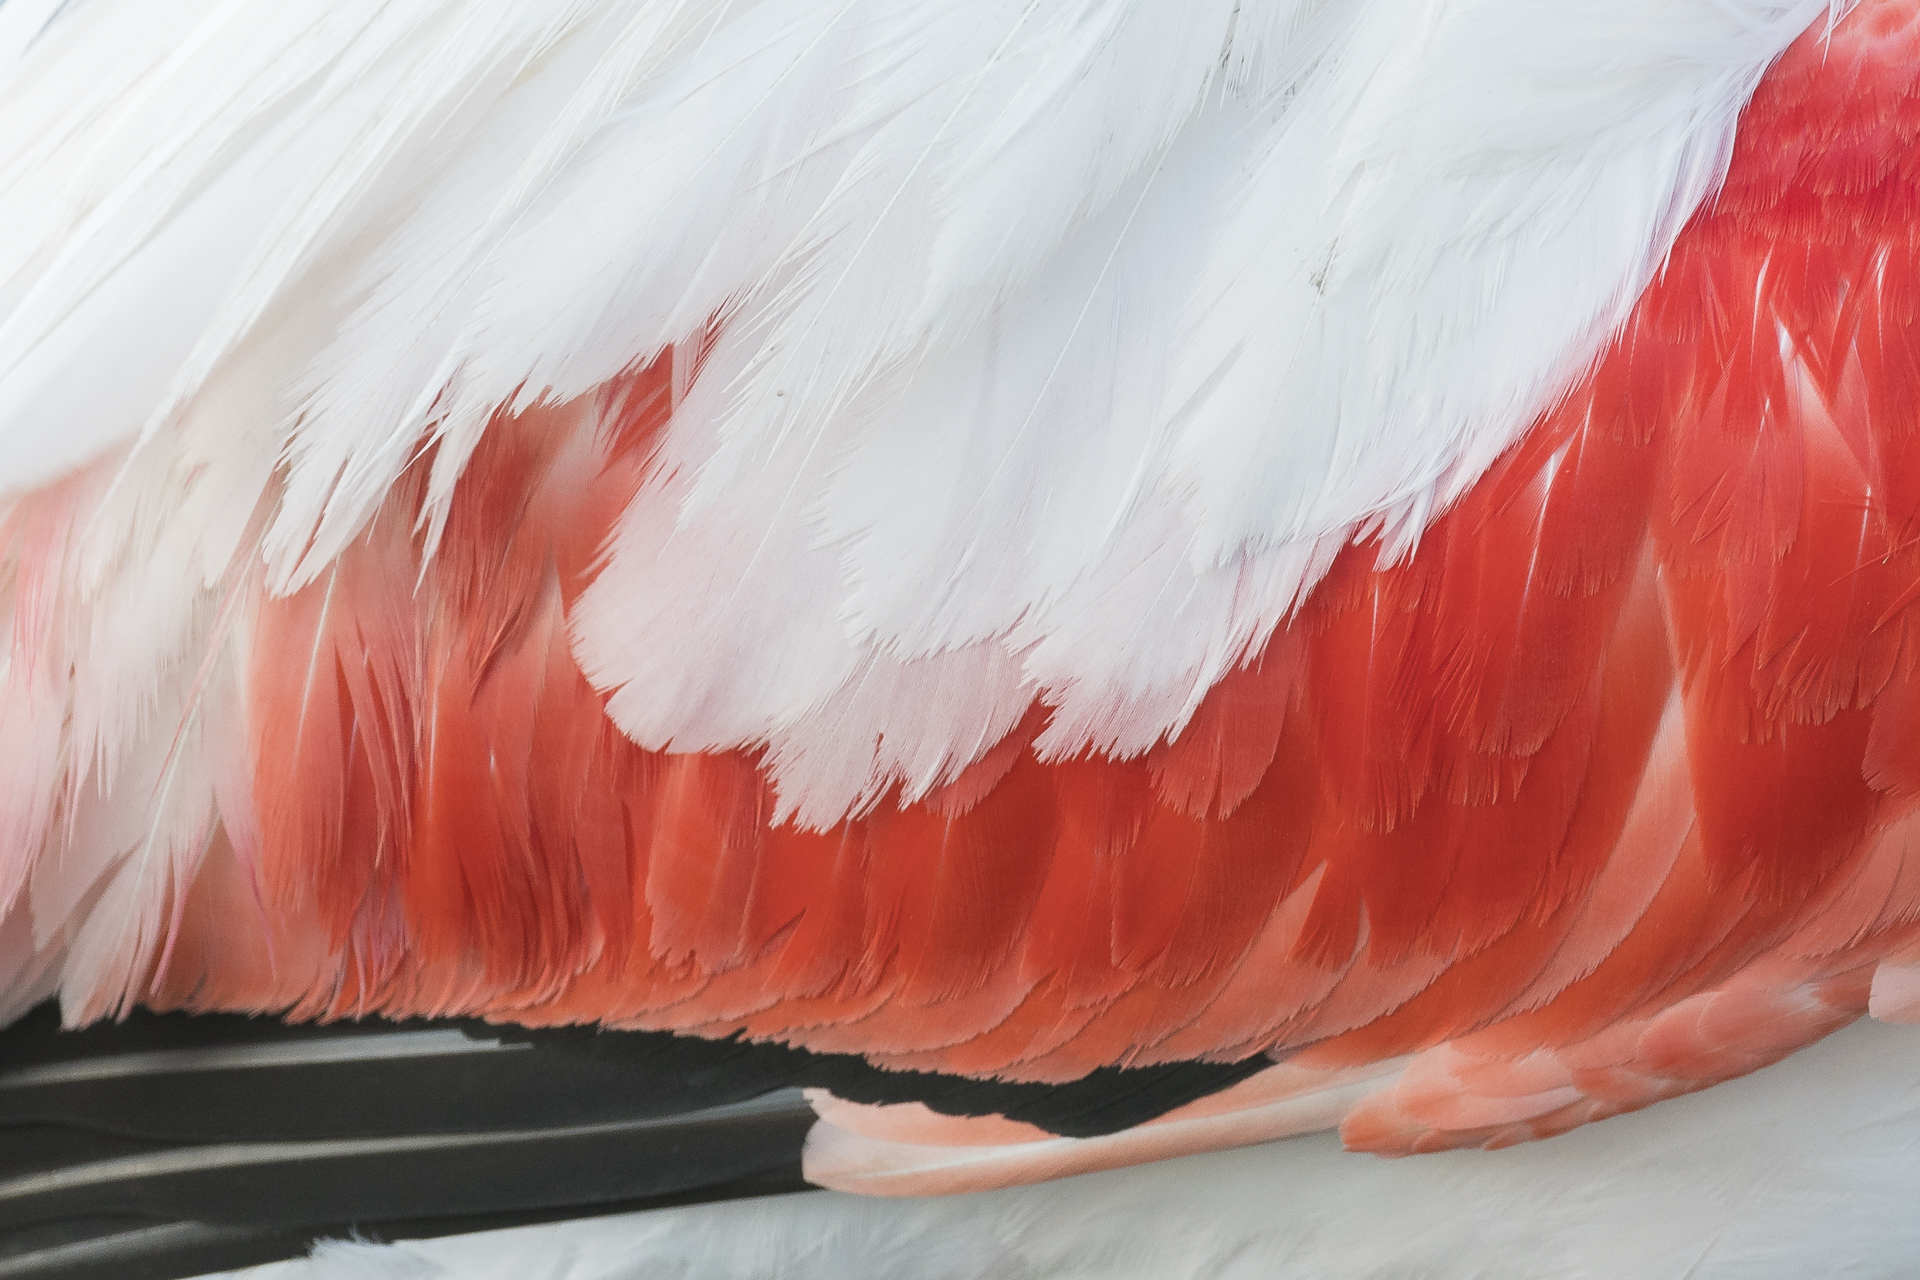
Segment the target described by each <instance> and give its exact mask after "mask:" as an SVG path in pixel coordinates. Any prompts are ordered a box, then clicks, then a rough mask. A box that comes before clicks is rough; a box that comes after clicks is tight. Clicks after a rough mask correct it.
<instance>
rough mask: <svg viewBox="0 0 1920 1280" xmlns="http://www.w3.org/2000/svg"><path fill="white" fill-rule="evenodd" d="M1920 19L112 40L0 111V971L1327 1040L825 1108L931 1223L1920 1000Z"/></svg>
mask: <svg viewBox="0 0 1920 1280" xmlns="http://www.w3.org/2000/svg"><path fill="white" fill-rule="evenodd" d="M123 21H124V22H127V23H133V24H135V25H132V26H123V25H122V23H123ZM142 23H145V24H151V25H148V26H140V25H139V24H142ZM1916 27H1917V24H1916V23H1915V21H1914V20H1913V16H1912V14H1911V13H1910V12H1908V10H1907V9H1906V8H1905V7H1903V6H1902V5H1900V4H1898V3H1895V2H1894V0H1874V2H1872V3H1865V4H1861V5H1859V6H1854V7H1851V8H1849V7H1847V6H1829V5H1826V4H1822V3H1812V2H1796V3H1774V2H1772V0H1713V2H1709V0H1667V2H1665V3H1658V4H1656V3H1653V2H1652V0H1601V2H1599V3H1595V4H1591V5H1586V6H1582V7H1581V8H1579V9H1578V10H1577V11H1576V12H1573V13H1568V12H1567V11H1566V10H1565V8H1564V7H1563V6H1553V7H1548V6H1545V5H1540V4H1535V3H1529V2H1523V0H1418V2H1414V0H1299V2H1298V3H1292V2H1288V0H1272V2H1271V3H1266V4H1260V5H1249V4H1245V3H1238V4H1234V3H1227V2H1226V0H1185V2H1183V3H1173V2H1172V0H1166V2H1164V3H1163V2H1162V0H1151V2H1148V3H1142V2H1139V0H1135V2H1133V3H1118V2H1117V0H1055V2H1051V3H1048V2H1042V0H1019V2H1018V3H1013V2H1009V3H1001V2H1000V0H971V2H969V3H966V4H960V3H957V2H956V0H761V2H760V3H729V4H722V3H693V2H691V0H628V2H626V3H613V2H612V0H569V2H568V3H564V4H535V3H532V2H531V0H464V2H462V3H458V4H456V3H452V2H451V0H434V2H432V3H424V4H416V5H392V4H379V3H374V2H373V0H354V2H353V3H327V4H321V3H318V2H317V0H288V2H287V3H284V4H278V5H273V6H263V5H256V4H244V3H239V2H238V0H198V2H189V0H167V3H165V4H160V5H152V6H147V7H143V6H137V5H132V4H131V3H130V0H90V2H89V3H87V4H84V5H82V6H80V7H78V8H77V9H75V10H73V11H71V12H70V13H67V14H64V15H63V16H60V17H59V18H57V19H56V20H55V21H53V23H52V24H51V25H50V26H49V27H48V28H47V29H46V30H45V31H44V32H43V33H41V34H40V35H39V36H37V37H36V38H35V40H34V43H33V45H32V47H31V48H30V49H29V50H28V52H27V53H26V54H25V55H23V58H22V61H20V62H19V63H18V64H17V65H16V67H15V68H14V70H13V71H12V72H11V73H10V75H11V77H12V78H11V79H10V80H9V81H8V82H7V84H6V87H5V89H4V90H0V218H3V219H6V220H7V221H6V225H8V226H9V227H10V228H17V229H18V233H17V234H16V235H15V236H12V237H8V238H4V243H0V302H3V303H4V307H5V311H4V318H0V442H4V443H0V487H3V488H4V490H5V492H6V494H7V495H8V496H7V499H6V508H5V522H4V523H3V524H0V538H3V539H4V556H5V560H4V571H5V577H4V579H3V581H4V583H5V590H6V610H7V615H6V616H7V617H8V618H9V619H10V623H11V628H12V633H11V640H10V645H9V648H8V649H7V651H6V658H5V661H6V666H5V668H4V671H3V672H0V675H3V676H4V681H3V682H0V729H4V731H5V732H6V733H7V735H8V742H9V744H10V746H11V744H14V743H18V744H20V748H21V749H19V750H10V751H9V752H8V753H7V758H6V759H5V760H4V761H0V805H3V806H4V807H0V836H4V838H5V840H6V844H5V845H4V847H0V911H4V912H6V913H10V914H9V915H8V917H7V921H6V923H5V925H4V927H0V944H3V945H5V946H6V947H7V948H8V951H7V953H6V956H5V963H6V965H7V968H6V969H4V970H0V974H6V973H11V974H13V975H15V976H14V977H11V978H8V979H6V981H7V984H8V985H7V986H6V987H5V988H4V989H5V991H6V992H7V994H8V998H9V999H10V1000H13V1001H14V1002H16V1004H18V1003H19V1002H30V1001H31V1000H32V999H34V998H36V997H37V996H39V995H40V994H43V993H44V992H45V991H46V990H47V989H48V987H49V986H50V985H57V986H58V989H59V991H60V994H61V997H62V999H63V1001H64V1002H65V1006H66V1009H67V1012H68V1015H69V1016H70V1017H72V1018H75V1019H84V1018H88V1017H94V1016H99V1015H102V1014H106V1013H111V1012H114V1011H118V1010H123V1009H125V1008H126V1007H128V1006H129V1005H130V1004H132V1003H138V1002H142V1001H144V1002H147V1003H151V1004H154V1005H158V1006H162V1007H188V1008H230V1009H272V1010H275V1011H284V1012H290V1013H291V1014H293V1015H295V1016H302V1017H341V1016H356V1015H359V1014H363V1013H367V1012H376V1011H377V1012H384V1013H390V1014H396V1015H409V1014H471V1013H479V1014H484V1015H486V1016H490V1017H498V1018H506V1019H512V1020H517V1021H523V1022H530V1023H561V1022H572V1021H590V1022H602V1023H611V1024H617V1025H624V1026H634V1027H646V1028H653V1029H663V1030H673V1031H680V1032H686V1033H692V1034H700V1035H708V1036H726V1035H734V1034H738V1035H743V1036H746V1037H749V1038H756V1039H776V1040H781V1041H785V1042H788V1043H793V1044H799V1045H804V1046H806V1047H808V1048H812V1049H815V1050H819V1051H823V1052H857V1053H862V1054H865V1055H867V1056H868V1058H869V1059H870V1060H871V1061H873V1062H875V1063H879V1064H881V1065H886V1066H893V1067H901V1068H914V1069H920V1070H938V1071H946V1072H954V1073H961V1074H972V1075H979V1076H993V1077H999V1078H1004V1079H1012V1080H1022V1081H1036V1082H1052V1083H1058V1082H1064V1081H1071V1080H1078V1079H1081V1078H1083V1077H1085V1076H1087V1075H1088V1073H1090V1072H1092V1071H1095V1070H1097V1069H1100V1068H1105V1067H1114V1066H1139V1065H1151V1064H1157V1063H1170V1062H1179V1061H1183V1060H1188V1059H1194V1058H1204V1059H1209V1060H1238V1059H1244V1058H1247V1057H1249V1056H1252V1055H1267V1057H1268V1059H1269V1060H1271V1061H1272V1062H1273V1063H1274V1065H1273V1066H1272V1067H1271V1068H1269V1069H1268V1070H1267V1071H1264V1072H1262V1073H1261V1074H1260V1075H1257V1076H1255V1077H1253V1078H1252V1079H1251V1080H1249V1081H1247V1082H1245V1083H1244V1084H1242V1085H1236V1086H1234V1090H1243V1091H1244V1092H1235V1091H1234V1090H1230V1091H1228V1093H1226V1094H1222V1095H1221V1097H1220V1098H1219V1099H1201V1100H1200V1101H1199V1102H1196V1103H1192V1104H1189V1107H1188V1108H1187V1109H1185V1110H1183V1111H1176V1112H1174V1113H1172V1114H1170V1115H1169V1116H1167V1117H1164V1118H1163V1121H1156V1122H1154V1123H1155V1124H1164V1126H1165V1127H1163V1128H1160V1129H1153V1128H1152V1126H1142V1128H1141V1129H1140V1130H1138V1131H1134V1132H1130V1133H1128V1134H1121V1135H1109V1136H1108V1137H1105V1138H1097V1139H1089V1140H1086V1142H1084V1143H1083V1144H1082V1145H1078V1146H1068V1147H1061V1146H1059V1145H1058V1144H1057V1143H1050V1142H1048V1141H1044V1140H1042V1139H1040V1138H1038V1137H1036V1136H1035V1135H1034V1134H1032V1133H1027V1132H1025V1131H1023V1130H1021V1129H1020V1128H1019V1127H1018V1126H1017V1125H1015V1124H1014V1122H1011V1121H1002V1120H995V1119H989V1120H985V1121H981V1122H979V1123H980V1124H981V1125H984V1126H986V1127H985V1128H980V1127H969V1126H968V1125H966V1124H959V1125H955V1124H949V1123H948V1120H947V1118H939V1119H928V1118H927V1116H923V1115H919V1114H918V1113H912V1114H903V1113H899V1112H888V1113H886V1114H884V1115H873V1114H868V1113H866V1112H863V1111H859V1110H842V1111H840V1112H836V1113H834V1114H833V1115H831V1116H829V1118H828V1119H827V1120H826V1121H825V1122H823V1124H822V1126H821V1127H820V1129H819V1130H817V1138H818V1142H817V1144H816V1149H815V1154H814V1163H813V1165H812V1166H811V1167H812V1168H813V1170H814V1172H815V1174H816V1176H818V1177H820V1178H821V1179H824V1180H832V1181H836V1182H838V1183H839V1184H841V1185H858V1186H860V1187H861V1188H862V1189H864V1190H878V1191H891V1192H895V1193H898V1192H914V1191H927V1190H957V1189H963V1188H977V1187H982V1186H993V1185H999V1184H1003V1183H1006V1182H1013V1181H1021V1180H1030V1179H1032V1178H1036V1177H1044V1176H1054V1175H1056V1174H1058V1173H1061V1172H1069V1171H1078V1170H1084V1169H1089V1168H1098V1167H1104V1166H1105V1165H1108V1164H1112V1163H1117V1162H1121V1161H1123V1160H1126V1159H1134V1158H1139V1155H1140V1153H1142V1152H1150V1153H1151V1154H1165V1153H1168V1152H1170V1151H1173V1150H1181V1149H1195V1148H1198V1147H1203V1146H1210V1145H1220V1144H1222V1143H1226V1142H1232V1141H1244V1140H1247V1138H1248V1136H1249V1135H1253V1136H1278V1134H1279V1133H1281V1132H1287V1131H1291V1130H1290V1129H1288V1128H1287V1126H1293V1125H1321V1124H1325V1123H1331V1122H1333V1121H1335V1120H1338V1121H1339V1122H1340V1123H1341V1124H1342V1126H1343V1133H1344V1135H1345V1137H1346V1139H1347V1141H1348V1142H1349V1143H1350V1144H1351V1145H1354V1146H1357V1147H1365V1148H1368V1149H1373V1150H1379V1151H1383V1152H1392V1153H1401V1152H1410V1151H1424V1150H1432V1149H1437V1148H1445V1147H1453V1146H1472V1145H1493V1146H1498V1145H1505V1144H1507V1143H1511V1142H1515V1141H1519V1140H1522V1139H1524V1138H1529V1137H1537V1136H1544V1135H1547V1134H1551V1133H1556V1132H1559V1131H1561V1130H1564V1129H1566V1128H1570V1127H1573V1126H1575V1125H1578V1124H1581V1123H1584V1122H1586V1121H1588V1120H1592V1119H1597V1118H1601V1117H1604V1116H1607V1115H1611V1114H1615V1113H1617V1112H1619V1111H1623V1110H1630V1109H1633V1108H1636V1107H1639V1106H1644V1105H1646V1104H1648V1103H1650V1102H1653V1101H1656V1100H1659V1099H1660V1098H1663V1097H1667V1096H1671V1095H1672V1094H1675V1093H1680V1092H1687V1091H1690V1090H1693V1089H1698V1088H1702V1087H1705V1086H1706V1085H1709V1084H1712V1083H1715V1082H1717V1081H1719V1080H1722V1079H1726V1078H1728V1077H1731V1076H1733V1075H1737V1074H1741V1073H1743V1072H1746V1071H1750V1070H1753V1069H1754V1068H1756V1067H1758V1066H1760V1065H1763V1064H1765V1063H1766V1062H1770V1061H1773V1060H1774V1059H1776V1058H1778V1057H1780V1056H1782V1055H1784V1054H1786V1053H1788V1052H1790V1051H1791V1050H1793V1049H1794V1048H1796V1047H1798V1046H1800V1045H1803V1044H1806V1043H1810V1042H1811V1041H1813V1040H1816V1039H1818V1038H1820V1037H1821V1036H1823V1035H1826V1034H1827V1033H1829V1032H1831V1031H1832V1030H1834V1029H1835V1028H1836V1027H1838V1026H1841V1025H1844V1024H1845V1023H1846V1022H1848V1021H1851V1020H1852V1019H1854V1018H1857V1017H1859V1016H1860V1015H1861V1014H1862V1013H1863V1012H1865V1011H1867V1010H1868V1009H1869V1008H1870V1007H1872V1008H1876V1009H1878V1010H1880V1011H1883V1012H1886V1013H1887V1014H1888V1016H1905V1015H1904V1013H1902V1011H1903V1010H1907V1009H1909V1008H1910V1005H1911V1001H1910V999H1909V998H1908V997H1907V995H1906V994H1905V992H1906V990H1907V985H1904V984H1910V981H1911V979H1910V969H1911V957H1912V949H1913V947H1914V946H1915V945H1920V944H1916V942H1915V937H1916V935H1915V921H1916V917H1917V916H1920V896H1917V895H1916V893H1915V890H1914V886H1913V885H1912V883H1911V880H1912V876H1911V874H1910V873H1909V871H1908V869H1907V858H1906V850H1907V847H1908V843H1909V840H1910V838H1911V836H1912V834H1913V831H1914V829H1915V828H1914V821H1915V819H1914V812H1913V802H1914V800H1915V797H1916V796H1920V780H1916V779H1917V778H1920V773H1916V769H1915V766H1914V764H1913V754H1914V746H1915V743H1914V727H1913V726H1914V724H1915V723H1916V709H1917V708H1920V702H1917V701H1916V696H1917V695H1916V693H1915V690H1916V689H1920V676H1917V675H1916V669H1917V667H1920V657H1917V655H1916V652H1915V649H1914V644H1913V640H1912V637H1911V634H1910V631H1911V622H1910V614H1911V608H1912V606H1913V605H1914V604H1915V602H1916V600H1920V592H1916V591H1915V589H1914V588H1913V586H1912V584H1913V582H1915V581H1916V580H1920V561H1916V553H1915V550H1914V546H1915V544H1914V540H1913V537H1912V533H1913V526H1914V522H1915V511H1916V509H1920V508H1917V507H1916V503H1917V502H1920V490H1916V489H1915V484H1916V479H1915V478H1916V477H1920V460H1913V459H1910V458H1909V450H1908V444H1909V439H1908V438H1909V436H1910V435H1911V432H1910V430H1909V427H1910V424H1911V421H1912V410H1913V407H1914V403H1915V387H1916V386H1920V382H1916V377H1917V376H1920V360H1917V359H1916V357H1915V350H1916V347H1915V340H1914V339H1913V337H1912V336H1911V334H1912V332H1913V329H1912V324H1911V322H1912V320H1913V318H1914V315H1915V312H1916V306H1917V304H1916V298H1920V270H1917V269H1920V257H1916V250H1915V242H1914V236H1913V232H1912V229H1911V228H1912V227H1913V226H1914V225H1915V222H1914V219H1913V216H1912V215H1913V214H1914V212H1915V210H1914V208H1913V204H1914V196H1913V192H1914V191H1916V190H1920V178H1917V177H1916V175H1915V174H1913V173H1912V172H1911V171H1910V169H1911V159H1910V157H1911V155H1912V154H1914V149H1913V147H1912V143H1913V141H1914V139H1915V138H1916V136H1920V107H1917V106H1916V104H1917V103H1920V89H1917V88H1916V83H1915V74H1916V73H1915V71H1914V68H1915V67H1920V59H1916V58H1915V56H1914V46H1915V41H1916V38H1917V37H1916ZM135 30H139V31H146V32H151V33H155V34H156V35H157V34H158V33H165V34H166V37H167V38H165V39H159V38H155V39H151V40H128V39H126V38H125V36H124V33H125V32H128V31H135ZM1789 46H1791V47H1789ZM94 67H102V68H106V73H104V74H94V73H92V72H90V71H89V70H88V69H89V68H94ZM9 104H17V105H9ZM1516 104H1523V105H1524V109H1520V108H1519V107H1517V106H1516ZM1736 126H1737V127H1736ZM23 921H24V922H25V923H24V924H23ZM29 926H30V927H29ZM1273 1073H1278V1074H1273ZM1329 1081H1333V1082H1334V1083H1329ZM1363 1085H1364V1088H1361V1087H1360V1086H1363ZM1223 1099H1224V1101H1223ZM1336 1101H1337V1103H1338V1105H1337V1106H1336V1105H1335V1102H1336ZM1243 1104H1244V1106H1245V1108H1246V1109H1247V1114H1249V1115H1251V1114H1254V1112H1255V1111H1256V1110H1258V1109H1260V1108H1267V1110H1260V1111H1259V1114H1260V1115H1262V1116H1264V1117H1266V1119H1265V1120H1264V1121H1262V1123H1269V1122H1270V1123H1269V1128H1268V1129H1266V1130H1260V1131H1259V1132H1258V1133H1257V1134H1256V1133H1255V1132H1254V1130H1253V1129H1252V1128H1250V1127H1249V1125H1250V1123H1251V1122H1245V1121H1244V1119H1243V1120H1240V1121H1236V1120H1235V1119H1233V1118H1232V1117H1233V1116H1234V1115H1236V1114H1238V1113H1235V1112H1233V1111H1232V1108H1233V1107H1235V1106H1241V1105H1243ZM1223 1108H1225V1110H1223ZM1223 1117H1225V1118H1223ZM842 1121H844V1122H845V1124H844V1126H843V1125H842V1123H841V1122H842ZM928 1125H931V1126H932V1128H926V1127H925V1126H928ZM930 1137H937V1138H938V1139H939V1140H938V1141H931V1140H928V1139H930ZM1060 1141H1065V1142H1077V1141H1079V1140H1065V1139H1063V1140H1060ZM1182 1144H1185V1145H1182ZM956 1147H972V1148H978V1150H975V1151H972V1152H970V1153H969V1154H968V1155H967V1156H966V1157H965V1158H964V1159H961V1158H959V1157H955V1156H954V1155H953V1154H952V1153H953V1150H954V1149H955V1148H956ZM929 1150H932V1151H933V1152H934V1154H933V1155H932V1156H928V1155H927V1154H926V1153H927V1151H929ZM1063 1152H1064V1153H1066V1154H1062V1153H1063ZM956 1169H958V1170H960V1172H959V1173H955V1172H954V1170H956Z"/></svg>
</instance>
